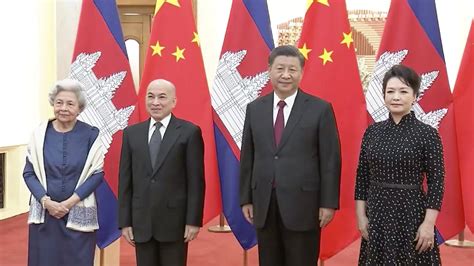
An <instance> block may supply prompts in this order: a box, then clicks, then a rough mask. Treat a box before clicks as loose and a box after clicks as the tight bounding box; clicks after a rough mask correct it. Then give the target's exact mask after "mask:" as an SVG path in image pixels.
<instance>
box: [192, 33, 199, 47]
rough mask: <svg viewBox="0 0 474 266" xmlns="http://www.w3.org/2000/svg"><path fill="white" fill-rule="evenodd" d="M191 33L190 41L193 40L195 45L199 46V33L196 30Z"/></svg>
mask: <svg viewBox="0 0 474 266" xmlns="http://www.w3.org/2000/svg"><path fill="white" fill-rule="evenodd" d="M193 35H194V38H193V40H192V41H191V42H195V43H196V44H197V46H200V44H201V43H200V42H199V35H198V34H197V33H196V32H193Z"/></svg>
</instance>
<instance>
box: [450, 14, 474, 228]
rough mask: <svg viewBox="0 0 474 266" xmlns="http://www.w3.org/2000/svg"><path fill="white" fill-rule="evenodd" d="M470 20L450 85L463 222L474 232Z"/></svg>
mask: <svg viewBox="0 0 474 266" xmlns="http://www.w3.org/2000/svg"><path fill="white" fill-rule="evenodd" d="M473 74H474V20H473V21H472V23H471V31H470V32H469V36H468V38H467V43H466V48H465V49H464V56H463V59H462V62H461V66H460V68H459V72H458V78H457V80H456V85H455V86H454V95H453V96H454V99H453V101H454V102H453V105H454V118H455V124H456V134H457V141H458V155H459V157H458V158H459V171H460V174H461V184H462V191H463V193H462V195H463V199H464V215H465V219H466V224H467V226H468V227H469V229H471V232H474V193H473V192H472V189H473V188H474V172H473V170H472V165H473V164H474V125H473V122H474V120H473V119H474V108H473V106H474V78H473Z"/></svg>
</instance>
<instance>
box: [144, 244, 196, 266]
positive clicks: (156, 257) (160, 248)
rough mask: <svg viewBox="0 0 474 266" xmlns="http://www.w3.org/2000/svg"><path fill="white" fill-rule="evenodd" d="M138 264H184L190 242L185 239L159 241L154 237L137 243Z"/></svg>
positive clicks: (171, 265) (162, 265)
mask: <svg viewBox="0 0 474 266" xmlns="http://www.w3.org/2000/svg"><path fill="white" fill-rule="evenodd" d="M135 253H136V257H137V265H138V266H184V265H186V258H187V253H188V244H187V243H184V239H183V240H180V241H176V242H159V241H156V240H155V239H154V238H152V239H150V240H149V241H147V242H144V243H136V244H135Z"/></svg>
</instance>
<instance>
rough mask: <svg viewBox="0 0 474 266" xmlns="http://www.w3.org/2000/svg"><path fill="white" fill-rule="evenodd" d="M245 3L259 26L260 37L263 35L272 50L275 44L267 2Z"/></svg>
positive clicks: (257, 0) (264, 0) (259, 0)
mask: <svg viewBox="0 0 474 266" xmlns="http://www.w3.org/2000/svg"><path fill="white" fill-rule="evenodd" d="M243 2H244V5H245V6H246V7H247V10H248V11H249V13H250V15H251V16H252V18H253V21H254V22H255V25H257V28H258V31H259V32H260V35H262V38H263V39H264V40H265V43H266V44H267V46H268V48H269V49H270V50H272V49H273V47H274V46H275V44H274V42H273V35H272V28H271V25H270V16H269V14H268V6H267V0H243Z"/></svg>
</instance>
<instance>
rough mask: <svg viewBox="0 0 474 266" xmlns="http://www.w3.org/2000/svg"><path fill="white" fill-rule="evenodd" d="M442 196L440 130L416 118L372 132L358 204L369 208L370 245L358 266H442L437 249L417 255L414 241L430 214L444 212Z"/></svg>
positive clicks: (362, 155) (364, 150)
mask: <svg viewBox="0 0 474 266" xmlns="http://www.w3.org/2000/svg"><path fill="white" fill-rule="evenodd" d="M425 177H426V181H427V192H425V191H424V189H423V185H422V184H423V180H424V178H425ZM443 192H444V163H443V147H442V144H441V139H440V137H439V134H438V132H437V131H436V129H434V128H432V127H431V126H429V125H426V124H424V123H422V122H421V121H419V120H418V119H417V118H416V117H415V114H414V113H413V112H412V113H410V114H408V115H405V116H404V117H403V118H402V119H401V121H400V122H399V123H398V124H396V123H395V122H394V121H393V119H392V118H391V117H390V118H389V119H387V120H385V121H383V122H379V123H375V124H373V125H371V126H370V127H369V128H367V130H366V132H365V134H364V138H363V140H362V148H361V152H360V157H359V166H358V169H357V181H356V188H355V199H356V200H363V201H366V202H367V218H368V220H369V228H368V233H369V240H368V241H365V240H364V239H362V243H361V248H360V256H359V265H440V264H441V260H440V256H439V248H438V245H437V244H436V243H435V246H434V248H433V249H431V250H430V249H429V250H427V251H425V252H422V253H421V254H418V252H417V251H416V250H415V246H416V241H414V240H415V237H416V232H417V230H418V227H419V226H420V225H421V223H422V222H423V220H424V218H425V213H426V209H436V210H439V209H440V207H441V201H442V198H443ZM433 233H434V232H433ZM435 242H436V241H435Z"/></svg>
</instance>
